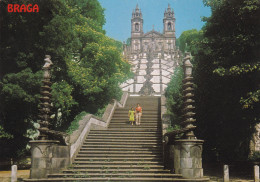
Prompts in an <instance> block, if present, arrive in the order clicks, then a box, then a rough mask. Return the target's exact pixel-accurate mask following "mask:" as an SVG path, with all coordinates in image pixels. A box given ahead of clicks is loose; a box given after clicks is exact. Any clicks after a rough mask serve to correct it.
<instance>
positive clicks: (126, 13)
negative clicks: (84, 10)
mask: <svg viewBox="0 0 260 182" xmlns="http://www.w3.org/2000/svg"><path fill="white" fill-rule="evenodd" d="M99 2H100V3H101V5H102V7H103V8H105V9H106V10H105V17H106V24H105V25H104V29H105V30H106V32H107V33H106V34H107V35H108V36H109V37H112V38H114V39H116V40H119V41H126V39H127V38H129V37H130V36H131V29H130V27H131V17H132V11H133V9H134V8H135V7H136V4H138V6H139V8H141V10H142V13H143V19H144V27H143V29H144V33H146V32H148V31H150V30H152V28H153V25H154V29H155V30H156V31H160V32H162V31H163V14H164V10H165V8H167V7H168V4H170V6H171V8H173V9H174V13H175V18H176V24H175V29H176V36H177V38H178V37H179V36H180V35H181V33H182V32H183V31H185V30H190V29H193V28H196V29H198V30H199V29H201V27H202V26H203V25H204V22H202V21H201V17H203V16H206V17H208V16H210V15H211V11H210V8H209V7H204V5H203V3H202V0H99Z"/></svg>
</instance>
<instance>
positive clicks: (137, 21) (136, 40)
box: [131, 5, 144, 53]
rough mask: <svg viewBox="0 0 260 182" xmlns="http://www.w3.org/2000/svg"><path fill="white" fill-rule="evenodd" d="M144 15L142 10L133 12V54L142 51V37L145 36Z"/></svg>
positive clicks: (136, 9) (137, 9)
mask: <svg viewBox="0 0 260 182" xmlns="http://www.w3.org/2000/svg"><path fill="white" fill-rule="evenodd" d="M143 33H144V32H143V15H142V12H141V9H139V8H138V5H136V8H135V9H134V10H133V13H132V19H131V49H132V52H136V53H137V52H140V51H141V47H142V45H141V37H142V35H143Z"/></svg>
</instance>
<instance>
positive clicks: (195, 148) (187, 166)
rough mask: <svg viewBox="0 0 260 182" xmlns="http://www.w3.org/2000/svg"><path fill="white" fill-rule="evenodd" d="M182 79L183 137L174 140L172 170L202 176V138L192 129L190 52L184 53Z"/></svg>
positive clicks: (189, 176) (194, 176) (192, 176)
mask: <svg viewBox="0 0 260 182" xmlns="http://www.w3.org/2000/svg"><path fill="white" fill-rule="evenodd" d="M183 68H184V79H183V101H184V104H183V122H182V123H181V125H182V127H183V131H185V132H184V134H183V137H182V138H181V139H177V140H175V141H174V148H173V150H174V152H173V153H174V171H175V173H178V174H182V176H183V177H184V178H203V168H202V144H203V142H204V141H203V140H198V139H197V138H196V137H195V135H194V132H193V130H194V129H195V128H196V126H194V125H193V124H194V122H195V121H196V119H194V118H193V116H194V115H195V112H194V109H195V107H194V106H193V103H194V102H195V101H194V100H193V96H194V94H193V90H194V89H193V82H192V79H193V78H192V77H191V75H192V64H191V63H190V53H186V55H185V58H184V62H183Z"/></svg>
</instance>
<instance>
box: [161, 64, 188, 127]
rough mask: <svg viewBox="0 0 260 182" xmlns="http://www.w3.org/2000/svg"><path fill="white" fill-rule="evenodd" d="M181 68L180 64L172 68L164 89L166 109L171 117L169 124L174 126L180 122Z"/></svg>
mask: <svg viewBox="0 0 260 182" xmlns="http://www.w3.org/2000/svg"><path fill="white" fill-rule="evenodd" d="M183 74H184V73H183V69H182V67H181V66H179V67H177V68H176V69H175V70H174V74H173V76H172V78H171V81H170V82H169V84H168V87H167V88H166V90H165V97H166V98H167V103H166V104H167V105H166V106H167V111H168V112H169V114H170V117H171V126H172V127H173V128H176V126H179V125H180V123H181V122H182V117H181V116H182V104H183V101H182V80H183Z"/></svg>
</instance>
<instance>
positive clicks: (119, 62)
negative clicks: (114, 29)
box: [0, 0, 130, 156]
mask: <svg viewBox="0 0 260 182" xmlns="http://www.w3.org/2000/svg"><path fill="white" fill-rule="evenodd" d="M8 3H10V1H8V0H3V1H1V2H0V7H1V11H0V13H1V17H4V18H2V19H0V21H1V22H0V25H1V35H4V36H1V48H0V55H1V66H0V69H1V70H0V97H1V105H0V108H1V113H0V127H1V129H0V136H3V137H1V141H0V145H1V146H0V147H1V148H3V147H2V146H3V145H5V151H4V150H3V152H4V153H3V154H0V155H1V156H15V155H16V153H17V152H18V151H19V150H21V151H22V150H23V148H24V147H25V145H26V144H27V142H28V140H29V139H28V138H27V133H28V132H27V131H28V130H29V129H30V128H34V126H35V123H36V122H37V115H38V108H37V106H38V104H39V93H40V86H41V80H42V71H41V68H42V66H43V64H44V61H43V59H44V55H46V54H49V55H51V57H52V61H53V63H54V66H53V69H52V82H53V85H52V95H53V97H52V102H53V106H54V107H53V116H52V117H53V118H54V119H53V121H52V127H53V128H60V129H63V130H66V128H67V127H68V126H69V125H70V123H71V122H72V120H73V118H74V117H75V116H76V115H77V114H78V113H81V112H82V111H86V112H90V113H95V112H97V111H98V110H99V109H101V108H103V107H104V106H105V105H106V104H107V103H108V102H109V101H111V99H115V98H119V97H120V94H121V90H120V88H119V84H120V83H122V82H123V81H124V80H125V79H126V78H127V77H128V75H129V73H130V65H129V64H128V63H127V62H125V61H124V60H123V59H122V56H121V50H122V43H120V42H118V41H115V40H113V39H111V38H109V37H107V36H106V35H105V31H104V30H103V29H102V26H103V25H104V23H105V17H104V9H103V8H102V7H101V5H100V3H99V2H98V1H97V0H80V1H70V0H50V1H48V3H46V1H43V0H31V1H26V0H14V1H12V3H13V4H29V3H31V4H35V3H37V4H38V6H39V9H40V11H39V13H34V14H32V13H7V4H8ZM12 136H13V139H11V138H12ZM20 140H23V142H20ZM19 142H20V143H19ZM18 143H19V144H18ZM7 149H12V150H10V151H13V152H8V151H6V150H7ZM1 152H2V150H1Z"/></svg>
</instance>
